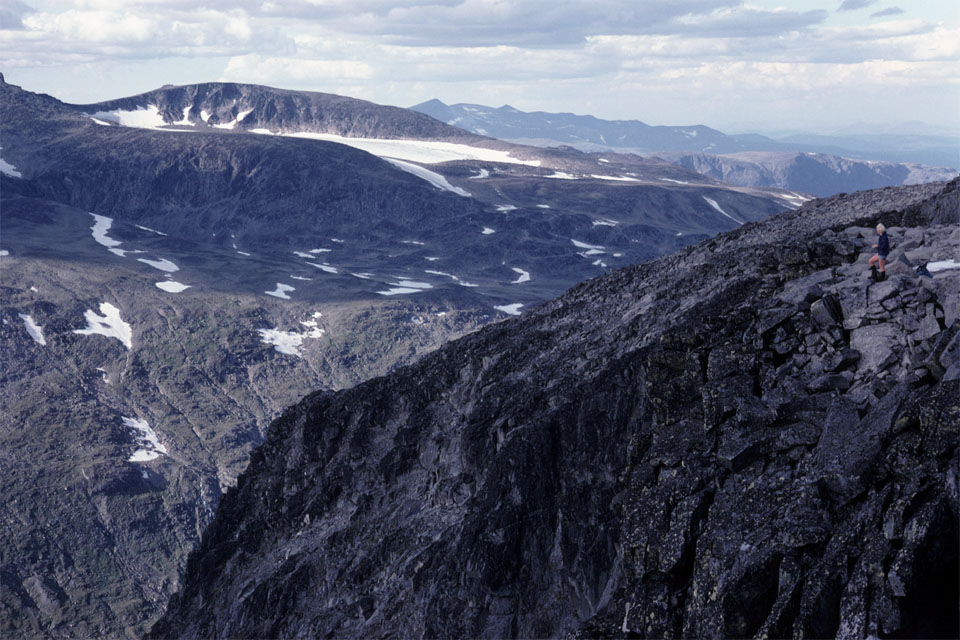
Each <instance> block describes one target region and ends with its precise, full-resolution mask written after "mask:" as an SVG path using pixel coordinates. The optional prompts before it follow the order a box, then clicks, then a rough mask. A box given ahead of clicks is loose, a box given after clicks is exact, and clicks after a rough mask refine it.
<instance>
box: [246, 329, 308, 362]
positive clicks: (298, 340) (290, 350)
mask: <svg viewBox="0 0 960 640" xmlns="http://www.w3.org/2000/svg"><path fill="white" fill-rule="evenodd" d="M257 331H259V332H260V338H261V340H262V341H263V343H264V344H272V345H273V346H274V348H275V349H276V350H277V351H279V352H280V353H285V354H287V355H288V356H297V357H300V345H301V344H303V334H300V333H295V332H293V331H280V330H279V329H257Z"/></svg>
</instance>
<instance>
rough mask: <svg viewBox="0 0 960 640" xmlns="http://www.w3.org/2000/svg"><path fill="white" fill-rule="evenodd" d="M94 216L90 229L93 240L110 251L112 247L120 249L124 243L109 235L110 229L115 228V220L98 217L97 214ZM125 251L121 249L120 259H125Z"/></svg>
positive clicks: (93, 214)
mask: <svg viewBox="0 0 960 640" xmlns="http://www.w3.org/2000/svg"><path fill="white" fill-rule="evenodd" d="M90 215H92V216H93V220H94V223H93V226H92V227H90V230H91V231H92V232H93V239H94V240H96V241H97V243H98V244H101V245H103V246H105V247H107V248H108V249H109V248H111V247H119V246H120V245H121V244H123V243H122V242H120V241H119V240H114V239H113V238H111V237H110V236H108V235H107V232H108V231H110V227H111V226H113V218H108V217H106V216H98V215H97V214H95V213H91V214H90ZM123 253H124V252H123V250H122V249H121V253H120V254H119V255H120V257H121V258H122V257H123Z"/></svg>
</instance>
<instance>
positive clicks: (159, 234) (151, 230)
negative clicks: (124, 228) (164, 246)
mask: <svg viewBox="0 0 960 640" xmlns="http://www.w3.org/2000/svg"><path fill="white" fill-rule="evenodd" d="M133 226H135V227H136V228H137V229H143V230H144V231H149V232H150V233H155V234H157V235H158V236H165V235H167V234H165V233H164V232H163V231H157V230H156V229H151V228H150V227H144V226H141V225H139V224H135V225H133Z"/></svg>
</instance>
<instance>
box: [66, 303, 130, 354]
mask: <svg viewBox="0 0 960 640" xmlns="http://www.w3.org/2000/svg"><path fill="white" fill-rule="evenodd" d="M100 313H102V314H103V315H102V316H100V315H97V313H96V312H95V311H92V310H90V309H87V311H86V312H84V314H83V317H84V318H86V320H87V328H86V329H75V330H74V331H73V332H74V333H79V334H80V335H86V336H90V335H101V336H107V337H108V338H116V339H117V340H119V341H120V342H122V343H123V345H124V346H125V347H126V348H127V349H132V348H133V329H132V328H131V327H130V325H129V324H127V323H126V322H124V321H123V319H122V318H121V317H120V309H117V308H116V307H115V306H113V305H112V304H110V303H109V302H101V303H100Z"/></svg>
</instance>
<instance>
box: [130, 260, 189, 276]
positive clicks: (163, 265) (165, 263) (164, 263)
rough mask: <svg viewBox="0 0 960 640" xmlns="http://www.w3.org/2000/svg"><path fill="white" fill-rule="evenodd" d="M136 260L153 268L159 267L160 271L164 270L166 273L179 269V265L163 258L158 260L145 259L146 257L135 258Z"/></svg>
mask: <svg viewBox="0 0 960 640" xmlns="http://www.w3.org/2000/svg"><path fill="white" fill-rule="evenodd" d="M137 261H138V262H142V263H143V264H148V265H150V266H151V267H153V268H154V269H159V270H160V271H166V272H167V273H175V272H177V271H180V267H178V266H177V265H175V264H173V263H172V262H170V261H169V260H167V259H165V258H159V259H158V260H147V259H146V258H137Z"/></svg>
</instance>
